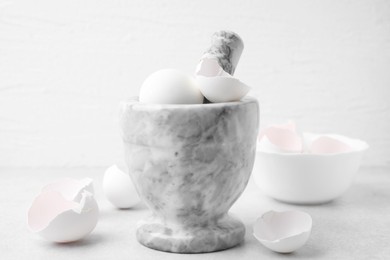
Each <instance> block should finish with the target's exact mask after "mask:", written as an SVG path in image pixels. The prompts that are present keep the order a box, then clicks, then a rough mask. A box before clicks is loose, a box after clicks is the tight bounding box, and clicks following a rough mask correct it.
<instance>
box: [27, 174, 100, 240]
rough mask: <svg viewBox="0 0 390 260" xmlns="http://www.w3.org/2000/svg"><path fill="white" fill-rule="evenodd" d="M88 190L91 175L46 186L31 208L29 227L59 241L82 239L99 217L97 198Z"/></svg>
mask: <svg viewBox="0 0 390 260" xmlns="http://www.w3.org/2000/svg"><path fill="white" fill-rule="evenodd" d="M88 190H90V191H91V190H92V180H91V179H84V180H81V181H77V180H72V179H65V180H62V181H58V182H55V183H52V184H49V185H47V186H45V187H44V188H43V189H42V192H41V193H40V194H39V195H38V196H37V197H36V198H35V199H34V201H33V203H32V205H31V207H30V209H29V211H28V226H29V229H30V230H31V231H32V232H35V233H38V234H39V235H41V236H42V237H43V238H45V239H47V240H49V241H53V242H58V243H67V242H73V241H77V240H79V239H82V238H83V237H85V236H86V235H88V234H89V233H90V232H91V231H92V230H93V229H94V228H95V226H96V224H97V222H98V218H99V208H98V205H97V202H96V200H95V199H94V196H93V194H92V193H91V192H90V191H88Z"/></svg>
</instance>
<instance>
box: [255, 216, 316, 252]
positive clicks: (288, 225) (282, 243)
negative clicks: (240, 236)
mask: <svg viewBox="0 0 390 260" xmlns="http://www.w3.org/2000/svg"><path fill="white" fill-rule="evenodd" d="M311 228H312V218H311V216H310V215H309V214H307V213H305V212H302V211H284V212H276V211H269V212H266V213H265V214H263V216H261V217H260V218H259V219H257V221H256V223H255V225H254V228H253V235H254V236H255V238H256V239H257V240H259V241H260V243H262V244H263V245H264V246H265V247H267V248H269V249H271V250H272V251H275V252H278V253H291V252H293V251H295V250H297V249H298V248H300V247H302V246H303V245H304V244H305V243H306V242H307V240H308V239H309V236H310V232H311Z"/></svg>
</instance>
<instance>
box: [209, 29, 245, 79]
mask: <svg viewBox="0 0 390 260" xmlns="http://www.w3.org/2000/svg"><path fill="white" fill-rule="evenodd" d="M243 49H244V43H243V41H242V40H241V37H240V36H239V35H238V34H236V33H234V32H231V31H218V32H216V33H214V34H213V36H212V41H211V46H210V48H209V49H208V50H207V51H206V52H205V53H204V54H203V56H202V59H204V58H216V59H217V60H218V63H219V65H220V66H221V67H222V68H223V70H224V71H226V72H227V73H229V74H230V75H233V74H234V71H235V69H236V67H237V64H238V61H239V60H240V56H241V53H242V50H243Z"/></svg>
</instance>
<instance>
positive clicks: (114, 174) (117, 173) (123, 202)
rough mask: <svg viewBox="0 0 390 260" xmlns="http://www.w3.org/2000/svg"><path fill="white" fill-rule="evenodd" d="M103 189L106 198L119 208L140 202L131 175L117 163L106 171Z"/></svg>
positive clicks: (129, 206)
mask: <svg viewBox="0 0 390 260" xmlns="http://www.w3.org/2000/svg"><path fill="white" fill-rule="evenodd" d="M103 191H104V194H105V195H106V198H107V199H108V200H109V201H110V202H111V203H112V204H113V205H114V206H115V207H117V208H121V209H124V208H131V207H133V206H135V205H136V204H138V203H139V202H140V199H139V196H138V193H137V191H136V189H135V187H134V185H133V182H132V181H131V178H130V176H129V175H128V174H127V173H125V172H123V171H122V170H120V169H119V168H118V166H117V165H113V166H111V167H109V168H108V169H107V170H106V171H105V173H104V178H103Z"/></svg>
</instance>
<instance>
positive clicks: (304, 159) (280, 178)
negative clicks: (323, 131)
mask: <svg viewBox="0 0 390 260" xmlns="http://www.w3.org/2000/svg"><path fill="white" fill-rule="evenodd" d="M304 135H306V138H305V139H306V142H310V140H314V139H315V138H316V137H318V136H320V135H315V134H309V133H306V134H304ZM321 136H324V135H321ZM326 136H330V137H332V138H335V139H338V140H340V141H342V142H344V143H345V144H347V145H349V146H350V147H352V150H351V151H348V152H341V153H333V154H311V153H280V152H271V151H270V152H268V151H260V150H257V153H256V161H255V166H254V170H253V172H252V174H253V178H254V181H255V183H256V184H257V186H258V187H259V188H260V189H261V190H262V191H263V192H264V193H265V194H266V195H268V196H270V197H272V198H274V199H277V200H280V201H284V202H288V203H297V204H317V203H323V202H327V201H331V200H333V199H335V198H337V197H339V196H340V195H342V194H343V193H344V192H345V191H346V190H347V189H348V188H349V186H350V185H351V183H352V181H353V178H354V176H355V174H356V172H357V171H358V169H359V166H360V161H361V158H362V155H363V153H364V151H365V150H366V149H367V148H368V144H367V143H366V142H364V141H361V140H358V139H352V138H348V137H345V136H341V135H326Z"/></svg>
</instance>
